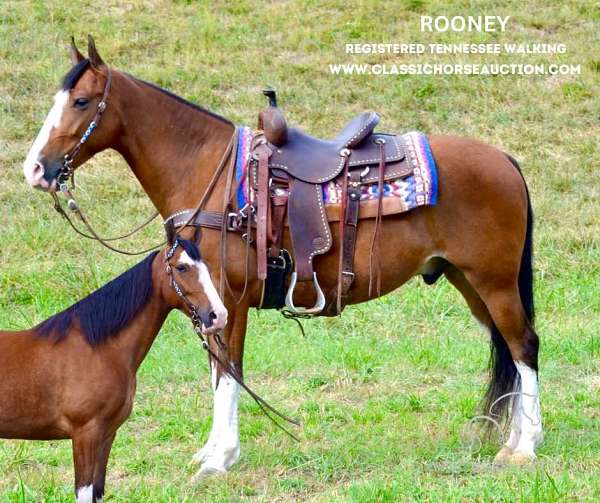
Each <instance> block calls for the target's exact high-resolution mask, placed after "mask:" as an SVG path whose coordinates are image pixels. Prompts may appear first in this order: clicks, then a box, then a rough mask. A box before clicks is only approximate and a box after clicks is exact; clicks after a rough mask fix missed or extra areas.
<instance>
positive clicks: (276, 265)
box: [267, 253, 287, 269]
mask: <svg viewBox="0 0 600 503" xmlns="http://www.w3.org/2000/svg"><path fill="white" fill-rule="evenodd" d="M286 265H287V264H286V261H285V257H284V256H283V254H281V253H280V254H279V256H277V257H267V267H270V268H272V269H285V267H286Z"/></svg>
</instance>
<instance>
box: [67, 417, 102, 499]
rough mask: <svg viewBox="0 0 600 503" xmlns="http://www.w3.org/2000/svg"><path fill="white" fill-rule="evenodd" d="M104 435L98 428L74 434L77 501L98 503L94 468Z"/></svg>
mask: <svg viewBox="0 0 600 503" xmlns="http://www.w3.org/2000/svg"><path fill="white" fill-rule="evenodd" d="M102 440H103V435H100V434H99V432H98V430H97V429H96V428H88V429H85V430H80V431H77V432H76V433H74V434H73V462H74V465H75V494H76V496H77V503H97V502H98V501H100V499H97V498H96V496H95V493H96V491H95V488H94V470H95V467H96V461H97V459H98V455H99V452H100V449H101V446H102Z"/></svg>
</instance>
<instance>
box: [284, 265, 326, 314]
mask: <svg viewBox="0 0 600 503" xmlns="http://www.w3.org/2000/svg"><path fill="white" fill-rule="evenodd" d="M297 279H298V273H297V272H296V271H294V272H293V273H292V277H291V280H290V286H289V288H288V291H287V295H286V296H285V307H287V308H288V309H289V310H290V311H291V312H292V313H294V314H319V313H320V312H321V311H323V308H324V307H325V295H324V294H323V290H321V286H320V285H319V281H318V280H317V273H316V272H313V285H314V287H315V292H316V294H317V302H316V303H315V305H314V306H313V307H308V308H304V307H296V306H294V289H295V288H296V281H297Z"/></svg>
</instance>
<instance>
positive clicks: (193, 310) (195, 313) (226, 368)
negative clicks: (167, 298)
mask: <svg viewBox="0 0 600 503" xmlns="http://www.w3.org/2000/svg"><path fill="white" fill-rule="evenodd" d="M178 247H179V240H178V239H175V241H174V243H173V245H172V246H171V247H170V248H169V249H168V250H167V252H166V254H165V263H166V267H167V274H168V275H169V279H170V281H171V286H172V287H173V289H174V290H175V293H176V294H177V295H178V296H179V297H180V298H181V299H182V300H183V302H184V303H185V305H186V306H187V308H188V310H189V311H190V317H191V320H192V325H193V327H194V332H195V334H196V335H197V336H198V338H199V339H200V342H201V344H202V349H204V350H205V351H206V352H207V353H208V355H209V359H213V360H214V361H216V362H217V364H218V365H219V366H220V367H221V369H222V370H223V372H225V373H227V374H229V375H230V376H231V377H232V378H233V380H234V381H235V382H237V383H238V384H239V385H240V386H241V387H242V388H243V389H244V391H246V393H248V394H249V395H250V396H251V397H252V399H253V400H254V401H255V402H256V404H257V405H258V406H259V407H260V409H261V410H262V412H263V413H264V414H265V416H267V417H268V418H269V419H270V420H271V421H272V422H273V424H275V426H277V427H278V428H279V429H280V430H281V431H283V432H284V433H286V434H287V435H289V436H290V437H291V438H293V439H294V440H295V441H296V442H299V441H300V439H299V438H298V437H297V436H296V435H294V434H293V433H292V432H291V431H289V430H288V429H287V428H285V427H284V426H282V425H281V424H280V423H279V422H278V421H277V420H276V419H275V418H273V417H272V416H271V414H270V413H273V414H275V415H276V416H277V417H279V418H281V419H283V420H284V421H286V422H288V423H290V424H293V425H295V426H300V423H299V422H298V421H297V420H295V419H291V418H289V417H287V416H286V415H285V414H283V413H282V412H279V411H278V410H277V409H276V408H275V407H273V406H272V405H270V404H269V403H268V402H267V401H266V400H265V399H264V398H262V397H261V396H260V395H258V394H257V393H256V392H254V391H253V390H252V389H251V388H250V387H249V386H248V385H247V384H246V383H245V382H244V378H243V377H242V376H241V375H240V373H239V372H238V370H237V369H236V368H235V367H234V366H233V365H232V364H231V363H230V362H225V361H223V359H222V358H221V357H220V356H219V355H218V354H217V353H215V352H214V351H213V350H212V348H211V347H210V341H209V339H208V336H206V337H205V334H204V333H203V331H202V319H201V317H200V313H199V310H198V307H197V306H196V305H195V304H194V303H193V302H192V301H191V300H190V299H189V297H188V296H187V295H186V294H185V293H184V291H183V290H182V289H181V287H180V286H179V283H177V280H176V279H175V276H174V275H173V268H172V267H171V264H169V260H170V259H171V258H172V257H173V255H175V251H176V250H177V248H178ZM212 336H213V339H214V341H215V343H216V345H217V348H218V350H225V349H226V346H225V343H224V342H223V340H222V339H221V334H220V333H214V334H212Z"/></svg>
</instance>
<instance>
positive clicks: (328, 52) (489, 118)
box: [0, 0, 600, 502]
mask: <svg viewBox="0 0 600 503" xmlns="http://www.w3.org/2000/svg"><path fill="white" fill-rule="evenodd" d="M354 3H355V5H350V4H351V2H345V1H342V0H326V1H319V2H317V1H314V0H312V1H309V0H307V1H303V2H300V1H281V2H274V3H268V4H267V3H266V2H258V1H237V2H235V3H230V2H224V1H216V2H201V1H200V2H193V1H174V2H167V1H161V0H152V1H146V2H138V1H118V0H106V1H105V2H100V3H98V2H90V1H78V2H69V4H72V5H68V6H67V2H63V1H56V0H49V1H41V0H40V1H29V0H27V1H15V0H3V1H2V2H1V3H0V167H1V177H0V209H1V211H2V215H3V219H2V225H1V226H0V243H1V246H0V326H2V327H3V328H11V329H13V328H14V329H16V328H23V327H28V326H30V325H32V324H34V323H37V322H39V321H40V320H43V319H45V318H46V317H48V316H49V315H51V314H53V313H54V312H56V311H58V310H60V309H62V308H64V307H66V306H67V305H69V304H70V303H72V302H74V301H75V300H76V299H78V298H80V297H81V296H83V295H85V294H87V293H89V292H90V291H92V290H94V289H95V288H97V287H98V286H100V285H101V284H103V283H104V282H105V281H107V280H109V279H110V278H112V277H113V276H114V275H116V274H117V273H119V272H121V271H123V270H124V269H125V268H127V267H128V266H129V265H131V264H133V260H128V259H125V258H123V257H120V256H115V255H113V254H111V253H109V252H107V251H105V250H104V249H103V248H100V247H99V246H97V245H95V244H92V243H90V242H82V241H80V240H79V239H77V238H76V237H75V236H74V234H73V233H72V232H71V231H70V230H69V229H68V228H67V227H66V224H65V223H64V222H63V221H62V220H60V219H59V216H58V215H57V214H56V213H54V211H53V210H52V207H51V204H50V199H49V197H48V196H46V195H44V194H41V193H37V192H33V191H32V190H30V189H29V188H28V187H27V186H26V184H25V181H24V179H23V176H22V171H21V165H22V161H23V159H24V156H25V154H26V152H27V149H28V148H29V145H30V143H31V141H32V140H33V138H34V136H35V134H36V132H37V128H38V127H39V126H40V125H41V122H42V121H43V118H44V117H45V114H46V112H47V110H48V108H49V106H50V103H51V96H52V95H53V93H54V92H55V88H56V85H57V83H58V80H59V78H60V76H61V75H62V74H63V73H64V72H65V71H66V70H67V69H68V66H69V65H68V59H67V52H66V47H67V43H68V37H69V36H70V35H71V34H74V35H75V36H76V37H77V39H78V40H79V41H80V42H81V43H83V41H84V39H85V35H86V34H87V33H88V32H91V33H93V34H94V35H95V37H96V43H97V46H98V48H99V50H100V53H101V54H102V55H103V57H104V58H105V60H106V61H108V62H109V63H111V64H113V65H114V66H115V67H116V68H119V69H123V70H127V71H129V72H130V73H132V74H134V75H136V76H139V77H141V78H144V79H146V80H150V81H153V82H156V83H158V84H160V85H162V86H164V87H168V88H169V89H171V90H173V91H174V92H176V93H178V94H180V95H182V96H184V97H186V98H188V99H191V100H193V101H196V102H198V103H200V104H202V105H204V106H206V107H208V108H210V109H211V110H214V111H216V112H218V113H220V114H222V115H224V116H226V117H228V118H231V119H233V120H235V121H237V122H240V123H244V124H249V125H253V124H254V123H255V118H256V111H257V110H258V108H259V106H263V101H264V100H263V97H262V96H261V95H260V89H261V88H262V87H263V86H265V85H266V84H269V85H272V86H274V87H276V88H277V89H279V91H280V100H281V102H282V104H283V106H284V107H285V110H286V113H287V116H288V120H290V121H291V122H294V123H297V124H301V125H302V126H303V127H304V128H305V129H308V130H309V131H311V132H313V133H315V134H323V135H328V134H329V133H330V132H331V130H332V128H333V129H337V128H338V127H339V126H341V125H342V123H343V122H345V121H346V120H347V119H348V118H350V117H351V116H352V115H353V114H354V113H356V112H358V111H362V110H364V109H373V110H379V111H381V113H382V115H383V121H382V127H383V129H386V130H392V131H405V130H409V129H421V130H423V131H426V132H430V133H450V134H460V135H465V136H472V137H477V138H481V139H483V140H485V141H487V142H490V143H492V144H495V145H497V146H499V147H501V148H503V149H505V150H506V151H508V152H510V153H512V154H513V155H514V156H515V157H516V158H517V159H519V161H520V162H521V165H522V167H523V171H524V175H525V177H526V178H527V180H528V183H529V187H530V191H531V195H532V199H533V205H534V210H535V213H536V217H537V220H536V235H535V252H536V255H535V257H536V260H535V275H536V281H537V285H536V286H537V289H536V302H537V306H538V307H537V311H538V313H539V314H538V332H539V334H540V336H541V340H542V349H541V392H542V406H543V413H544V421H545V429H546V440H545V442H544V444H543V445H542V446H541V447H540V449H539V460H538V462H537V463H536V464H535V466H532V467H529V468H525V469H514V468H509V469H504V470H496V469H494V468H493V467H492V465H491V460H492V457H493V453H494V452H495V450H496V449H497V447H498V439H493V440H492V441H491V442H489V443H486V444H484V445H483V446H482V447H481V448H479V447H478V446H477V445H474V444H473V443H472V442H471V441H469V438H471V437H470V435H469V434H466V433H465V431H466V430H467V431H468V430H469V428H468V426H469V420H470V418H472V417H473V416H474V415H476V414H477V412H478V408H477V405H478V402H479V399H480V397H481V396H482V394H483V390H484V386H485V382H486V363H487V358H488V342H487V340H486V339H485V337H484V336H483V335H482V334H481V333H480V332H479V330H478V328H477V327H476V325H475V324H474V323H473V322H472V320H471V319H470V317H469V314H468V311H467V308H466V306H465V304H464V302H463V301H462V298H461V297H460V296H459V295H458V293H457V292H456V291H454V290H453V289H452V288H451V287H450V285H449V284H448V283H446V282H445V281H443V280H442V281H440V282H439V284H437V285H436V286H434V287H426V286H425V285H424V284H423V283H422V281H420V280H416V279H415V280H413V281H411V282H410V283H409V284H408V285H405V286H404V287H403V288H402V289H401V290H400V291H398V292H396V293H394V294H393V295H389V296H387V297H385V298H383V299H381V300H378V301H374V302H371V303H369V304H367V305H362V306H358V307H352V308H348V309H347V310H346V312H345V313H344V316H343V317H342V318H341V319H331V320H329V319H327V320H314V321H311V322H308V323H306V324H305V327H306V330H307V334H308V337H307V338H306V339H303V338H302V337H301V335H300V333H299V331H298V330H297V328H296V326H295V324H293V323H291V322H287V321H285V320H284V319H283V318H281V317H280V316H279V315H278V314H277V313H269V312H262V313H253V314H252V317H251V323H250V328H249V333H248V337H247V350H246V355H247V356H246V371H247V379H248V381H249V382H250V383H251V385H252V386H253V387H254V388H255V389H256V390H257V391H259V392H260V393H261V394H263V395H264V396H265V398H267V399H268V400H270V401H272V403H273V404H275V405H276V406H278V407H280V408H282V409H283V410H284V411H288V412H290V413H291V414H293V415H294V416H296V417H298V418H300V419H301V421H302V428H300V429H299V430H298V431H297V434H298V435H299V436H300V438H301V442H300V443H295V442H293V441H291V440H290V439H289V438H287V437H286V436H285V435H283V434H282V433H281V432H280V431H279V430H277V429H276V428H274V427H273V426H272V425H271V424H270V422H269V421H268V420H267V419H266V418H265V417H264V416H262V415H261V413H260V412H259V410H258V409H257V407H256V406H255V405H254V404H253V402H252V401H251V400H250V399H249V397H247V396H243V397H242V402H241V441H242V458H241V460H240V461H239V463H238V464H237V465H236V466H235V467H234V469H233V470H232V471H231V473H230V474H229V475H228V476H226V477H224V478H220V479H216V480H211V481H208V482H206V483H204V484H203V485H200V486H192V485H190V484H189V483H188V480H189V477H190V476H191V475H192V474H193V473H194V468H192V467H190V466H188V464H187V463H188V461H189V460H190V458H191V456H192V454H193V453H194V452H195V450H196V449H198V448H199V447H201V445H202V444H203V442H204V440H205V439H206V437H207V435H208V431H209V429H210V424H211V417H210V416H211V392H210V389H209V374H208V370H207V365H206V359H205V357H204V355H203V354H202V351H201V349H200V347H199V345H198V343H197V340H196V339H195V337H194V335H193V333H192V331H191V329H190V326H189V324H188V322H187V320H185V319H184V318H183V317H182V316H181V315H175V314H174V315H172V316H171V317H170V318H169V320H168V322H167V324H166V326H165V328H164V330H163V332H162V334H161V335H160V337H159V338H158V340H157V342H156V344H155V346H154V348H153V349H152V351H151V353H150V355H149V357H148V358H147V360H146V361H145V363H144V365H143V367H142V369H141V372H140V374H139V391H138V394H137V400H136V406H135V409H134V413H133V415H132V417H131V419H130V420H129V421H128V422H127V423H126V424H125V425H124V426H123V428H122V429H121V430H120V432H119V434H118V436H117V441H116V443H115V447H114V449H113V453H112V456H111V461H110V464H109V477H108V481H107V490H108V494H107V499H106V501H108V502H125V501H127V502H157V501H161V502H163V501H164V502H166V501H172V502H175V501H176V502H184V501H185V502H192V501H265V502H267V501H268V502H270V501H319V502H328V501H351V502H369V501H377V502H391V501H436V502H437V501H481V502H487V501H503V502H512V501H523V502H531V501H539V502H548V501H599V500H600V363H599V361H600V336H599V334H598V332H599V330H598V327H599V325H600V304H599V298H600V274H599V271H598V266H599V263H600V260H599V259H600V250H599V241H598V236H599V227H600V226H599V221H600V207H599V205H598V193H599V184H598V172H599V171H598V170H599V168H600V152H599V147H598V138H599V136H600V126H599V121H598V119H599V117H600V93H599V91H600V85H599V82H600V73H599V72H600V60H599V59H598V58H599V57H600V56H599V53H598V46H599V45H598V44H599V40H598V38H599V36H598V33H599V32H600V22H599V20H600V12H599V8H598V4H597V2H593V1H591V0H581V1H574V0H567V1H564V2H560V3H558V2H557V3H555V4H556V5H551V3H550V2H546V1H542V0H535V1H528V2H525V4H526V5H524V2H518V1H508V2H503V3H502V6H501V7H498V6H497V5H498V4H497V2H492V1H483V2H470V1H466V0H464V1H460V2H450V1H435V2H425V1H423V0H407V1H403V2H382V3H379V2H375V1H368V0H364V1H360V2H354ZM552 4H554V2H552ZM422 13H426V14H429V15H442V14H443V15H448V16H452V15H458V14H471V15H481V14H493V15H502V16H506V15H510V16H512V17H511V19H510V21H509V26H508V32H507V33H506V34H488V35H481V34H421V33H420V32H419V16H420V14H422ZM362 41H365V42H425V43H428V42H506V41H508V42H510V41H514V42H548V43H557V42H564V43H566V44H567V45H568V52H567V53H566V54H564V55H556V56H527V57H513V58H512V59H510V60H509V59H508V58H506V57H500V58H499V59H501V60H506V61H510V62H516V61H527V62H543V61H558V62H567V63H573V64H581V75H573V76H569V75H566V76H537V77H507V76H503V77H460V76H447V77H440V76H438V77H398V76H354V77H349V76H348V77H342V76H334V75H331V74H330V72H329V70H328V65H329V64H330V63H344V62H389V63H392V62H416V61H422V60H425V59H427V60H428V61H433V60H437V61H463V60H464V61H466V60H469V61H488V62H491V61H493V57H492V56H488V57H473V56H471V57H467V56H456V57H451V56H444V57H442V56H439V57H437V58H434V57H432V56H422V57H421V58H420V59H419V57H404V56H349V55H345V54H344V50H343V49H344V44H345V43H346V42H362ZM78 183H79V186H80V188H79V189H78V191H79V194H80V199H81V200H82V201H83V204H84V205H85V207H86V208H89V210H90V211H91V212H92V213H93V215H94V217H95V220H96V221H97V222H98V225H99V227H100V228H101V229H102V230H105V231H106V232H109V233H113V234H114V233H118V232H119V231H122V230H125V229H128V228H129V227H131V224H132V223H133V222H137V221H140V220H141V219H142V218H143V217H145V215H146V214H147V213H149V212H150V211H151V207H150V204H149V202H148V201H147V199H146V198H145V195H144V194H143V193H142V192H141V190H140V189H139V187H138V186H137V184H136V182H135V180H134V179H133V178H132V176H131V175H130V173H129V171H128V169H127V167H126V165H125V164H124V162H123V161H122V160H121V159H120V158H118V156H116V155H115V154H111V153H103V154H102V155H100V156H98V157H97V158H96V159H94V160H93V161H91V162H90V163H89V166H86V167H85V168H84V169H82V170H81V173H80V176H79V177H78ZM115 216H118V217H119V218H115ZM160 235H161V229H160V226H159V225H158V224H157V225H155V226H153V227H152V228H151V229H150V230H149V231H148V232H146V233H145V235H144V236H143V239H138V240H136V241H134V242H132V243H130V246H131V247H138V248H139V247H140V245H141V242H142V241H143V242H144V243H153V242H154V241H156V240H157V238H159V237H160ZM71 491H72V466H71V449H70V444H69V443H68V442H54V443H41V442H19V441H0V502H34V501H46V502H56V501H72V493H71Z"/></svg>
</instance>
